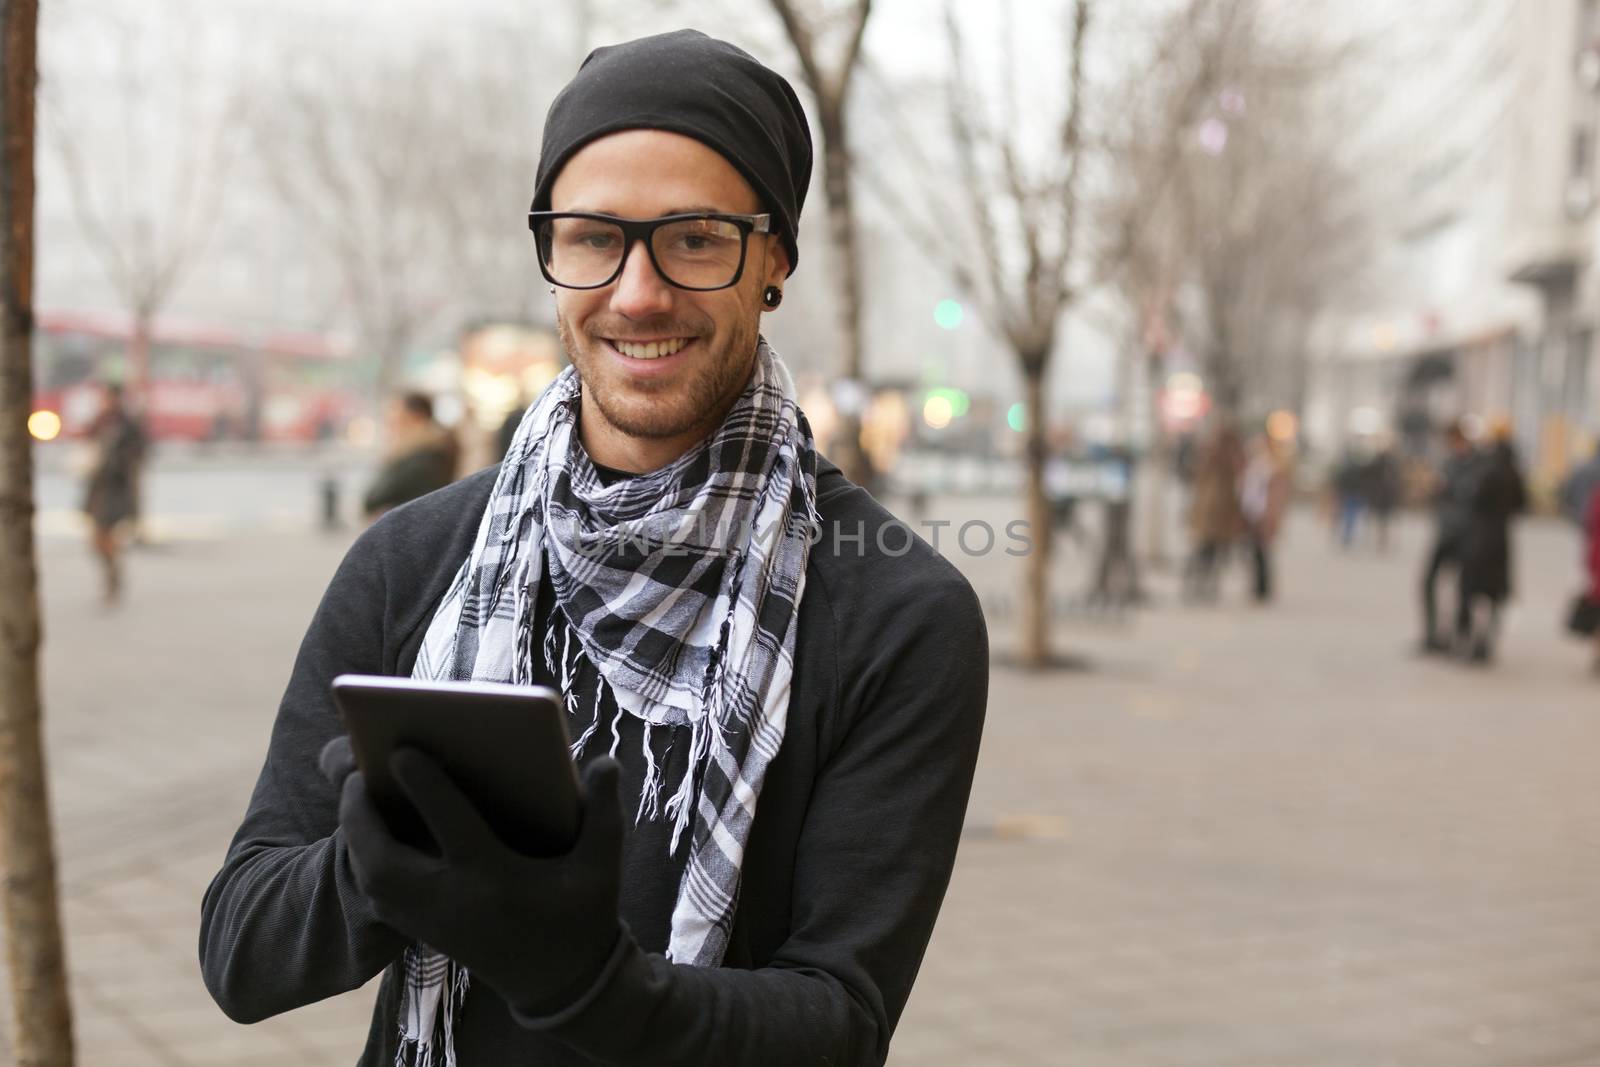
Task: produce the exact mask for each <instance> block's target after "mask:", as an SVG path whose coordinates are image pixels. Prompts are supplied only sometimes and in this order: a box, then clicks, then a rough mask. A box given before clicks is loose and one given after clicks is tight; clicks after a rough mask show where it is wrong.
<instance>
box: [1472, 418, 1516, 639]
mask: <svg viewBox="0 0 1600 1067" xmlns="http://www.w3.org/2000/svg"><path fill="white" fill-rule="evenodd" d="M1471 480H1472V487H1471V493H1470V497H1469V501H1470V504H1469V510H1468V518H1467V528H1466V537H1465V539H1464V541H1463V543H1462V548H1461V598H1462V600H1463V601H1464V602H1465V610H1464V611H1463V612H1462V613H1461V615H1460V617H1458V619H1457V627H1458V632H1457V634H1456V638H1457V641H1456V644H1457V649H1458V650H1459V651H1461V652H1462V653H1463V654H1464V655H1465V656H1466V657H1467V658H1468V659H1469V660H1470V661H1472V662H1474V663H1488V662H1489V661H1490V660H1491V659H1493V658H1494V648H1495V641H1496V639H1497V638H1498V636H1499V629H1500V613H1501V610H1502V608H1503V606H1504V604H1505V602H1506V601H1507V600H1508V599H1510V597H1511V589H1512V581H1511V564H1512V553H1511V520H1512V519H1513V518H1514V517H1516V516H1517V515H1519V514H1521V513H1522V511H1523V509H1524V508H1526V507H1527V504H1528V493H1527V488H1526V486H1525V485H1524V482H1523V478H1522V471H1521V469H1520V466H1519V464H1518V463H1517V453H1516V447H1515V446H1514V445H1513V444H1512V443H1511V431H1510V427H1509V426H1502V427H1500V428H1498V429H1497V430H1495V431H1494V435H1493V442H1492V443H1491V445H1490V446H1489V448H1488V450H1487V452H1486V453H1485V454H1484V456H1483V457H1482V458H1481V459H1480V460H1479V462H1478V464H1477V470H1476V472H1475V474H1474V475H1473V477H1472V479H1471ZM1463 622H1465V624H1466V627H1467V628H1466V630H1465V632H1462V631H1461V630H1460V626H1461V625H1462V623H1463Z"/></svg>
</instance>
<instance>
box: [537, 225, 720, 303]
mask: <svg viewBox="0 0 1600 1067" xmlns="http://www.w3.org/2000/svg"><path fill="white" fill-rule="evenodd" d="M539 229H540V234H539V238H540V240H539V244H540V246H541V248H542V249H543V254H544V257H545V268H546V269H547V270H548V271H549V272H550V275H551V277H552V279H553V280H554V281H555V282H556V284H558V285H568V286H574V287H578V288H582V287H584V286H595V285H603V284H605V283H606V282H608V281H610V279H611V277H612V275H614V274H616V273H617V268H618V266H620V265H621V262H622V254H623V249H624V248H625V247H626V245H627V242H626V240H625V238H624V236H623V233H622V228H621V227H620V226H618V225H616V224H615V223H611V222H606V221H604V220H602V219H579V218H557V219H547V220H546V221H544V222H543V223H541V224H540V226H539ZM743 246H744V233H743V231H742V230H741V229H740V228H739V227H738V226H735V225H734V224H733V223H731V222H725V221H722V220H720V219H686V220H683V221H681V222H669V223H665V224H663V225H661V226H658V227H656V230H655V232H654V233H653V234H652V235H651V238H650V251H651V252H653V253H654V254H655V261H656V267H657V268H658V269H659V270H660V271H661V273H662V274H663V275H664V276H665V277H666V279H667V280H668V281H670V282H672V283H673V284H674V285H680V286H683V287H685V288H689V289H714V288H720V287H722V286H726V285H730V284H732V282H733V279H734V275H736V274H737V273H738V271H739V261H740V258H741V255H742V253H743V250H744V248H743Z"/></svg>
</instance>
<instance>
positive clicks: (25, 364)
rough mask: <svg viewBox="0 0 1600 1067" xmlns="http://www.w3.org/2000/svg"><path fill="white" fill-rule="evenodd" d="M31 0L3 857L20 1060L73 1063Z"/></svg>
mask: <svg viewBox="0 0 1600 1067" xmlns="http://www.w3.org/2000/svg"><path fill="white" fill-rule="evenodd" d="M38 19H39V9H38V4H37V3H36V2H35V0H4V2H3V3H0V120H3V122H4V127H3V129H4V135H3V140H0V302H3V320H0V605H3V607H0V634H3V636H4V640H3V641H0V693H4V694H5V696H4V698H3V699H0V864H3V866H4V873H5V887H4V898H5V929H6V946H7V956H8V963H9V965H10V973H11V994H12V995H11V1007H12V1034H13V1038H14V1041H15V1050H14V1051H15V1056H16V1060H15V1062H16V1063H17V1064H19V1065H20V1067H70V1065H71V1064H72V1062H73V1049H72V1009H71V1003H70V1001H69V999H68V996H67V977H66V954H65V951H64V949H63V946H62V940H61V915H60V908H59V904H58V898H57V889H56V860H55V845H54V843H53V840H52V835H51V820H50V794H49V790H48V787H47V776H46V774H45V761H44V745H43V741H42V738H41V732H42V731H41V718H42V715H43V711H42V701H41V700H40V695H39V582H38V571H37V566H36V563H35V555H34V544H33V510H34V505H33V454H32V447H31V441H30V439H29V436H28V429H27V425H28V413H29V411H30V409H31V408H32V406H33V372H32V358H31V357H32V352H31V345H32V328H33V222H34V85H35V82H36V80H37V47H38Z"/></svg>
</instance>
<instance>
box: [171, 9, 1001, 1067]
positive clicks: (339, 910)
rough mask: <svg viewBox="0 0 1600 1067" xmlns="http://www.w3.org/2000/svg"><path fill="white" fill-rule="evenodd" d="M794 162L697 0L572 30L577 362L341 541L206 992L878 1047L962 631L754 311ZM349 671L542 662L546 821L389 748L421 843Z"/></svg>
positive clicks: (594, 1027)
mask: <svg viewBox="0 0 1600 1067" xmlns="http://www.w3.org/2000/svg"><path fill="white" fill-rule="evenodd" d="M810 167H811V143H810V135H809V132H808V130H807V128H806V125H805V119H804V116H803V113H802V111H801V108H800V104H799V102H798V100H797V99H796V97H795V95H794V92H793V90H792V89H791V88H790V87H789V85H788V84H787V83H786V82H785V81H784V80H783V79H782V78H781V77H779V76H778V75H777V74H775V73H773V72H772V71H770V70H768V69H766V68H765V67H762V66H761V65H760V64H759V63H757V62H756V61H755V60H754V59H752V58H751V57H750V56H748V55H746V54H745V53H744V52H742V51H740V50H738V49H736V48H734V47H732V46H730V45H727V44H724V43H722V42H718V41H714V40H711V39H709V38H707V37H704V36H702V35H700V34H697V33H691V32H679V33H673V34H667V35H663V36H659V37H651V38H645V39H643V40H639V41H634V42H631V43H628V44H624V45H618V46H615V47H611V48H602V49H599V50H597V51H596V52H595V53H593V54H592V55H591V56H590V57H589V58H588V60H587V61H586V62H585V63H584V65H583V67H582V68H581V70H580V71H579V73H578V74H577V76H576V77H575V78H574V80H573V81H572V83H571V84H570V85H568V86H567V88H566V89H565V90H564V91H563V92H562V93H561V94H560V96H558V97H557V99H556V101H555V103H554V104H553V105H552V107H551V110H550V114H549V116H548V119H547V121H546V125H545V131H544V142H543V146H542V153H541V159H540V166H539V172H538V176H537V182H536V191H535V195H534V202H533V207H534V211H533V212H532V214H531V216H530V225H531V226H532V228H533V230H534V235H535V238H536V240H537V241H538V242H539V252H540V262H541V267H542V269H543V270H544V272H545V275H546V277H547V279H548V280H549V281H550V282H551V283H552V284H553V286H554V287H555V292H556V305H557V314H558V323H559V326H560V333H561V337H562V342H563V344H564V346H565V348H566V352H567V355H568V356H569V357H570V359H571V361H572V364H573V366H572V368H569V370H568V371H566V372H564V373H563V375H562V376H561V377H560V378H558V379H557V381H556V382H555V383H554V384H553V385H552V386H551V387H550V388H549V389H548V390H547V391H546V392H545V393H544V394H543V395H542V396H541V397H540V398H539V400H538V401H536V402H535V404H534V405H533V406H532V407H531V408H530V410H529V413H528V415H527V417H526V419H525V421H524V423H523V425H522V428H521V430H520V431H519V433H518V436H517V438H516V440H515V441H513V443H512V447H511V449H510V453H509V454H508V456H507V457H506V459H505V461H504V463H503V464H502V465H501V466H500V467H499V468H498V470H497V471H496V470H495V469H491V470H489V471H485V472H482V473H480V474H477V475H473V476H471V477H469V478H466V479H464V480H463V481H461V482H459V483H457V484H456V485H453V486H451V487H450V488H448V489H445V490H442V491H441V492H438V493H434V494H432V495H430V496H427V497H424V498H422V499H420V500H417V501H414V502H413V503H411V504H408V505H406V506H404V507H401V508H397V509H396V510H395V511H393V512H392V513H390V514H389V515H386V516H385V517H384V518H383V519H382V520H380V521H379V522H378V523H376V524H374V525H373V527H372V528H371V529H369V530H368V531H367V532H366V533H365V534H364V535H363V536H362V538H361V539H360V540H359V541H358V542H357V544H356V545H355V546H354V548H352V550H351V552H350V554H349V556H348V557H347V558H346V560H345V561H344V563H343V565H342V566H341V567H340V569H339V572H338V573H337V574H336V575H335V577H334V579H333V581H332V584H331V585H330V587H329V589H328V591H327V593H326V595H325V596H324V599H323V602H322V605H321V606H320V607H319V609H318V611H317V614H316V616H315V618H314V619H313V621H312V624H311V628H310V631H309V633H308V634H307V636H306V639H305V643H304V645H303V646H302V649H301V652H300V655H299V658H298V660H297V662H296V664H295V669H294V673H293V675H292V677H291V679H290V682H289V686H288V690H287V692H286V693H285V696H284V699H283V703H282V705H281V707H280V709H279V712H278V719H277V723H276V726H275V728H274V731H273V737H272V741H271V745H270V748H269V750H268V753H267V759H266V765H265V767H264V768H263V770H262V773H261V777H260V780H259V782H258V783H257V786H256V791H255V794H254V796H253V797H252V800H251V804H250V809H249V811H248V812H247V813H246V815H245V819H244V824H243V826H242V827H241V828H240V830H239V832H238V834H237V835H236V837H235V839H234V842H233V844H232V846H231V848H230V850H229V853H228V856H227V858H226V860H225V862H224V865H223V868H222V870H221V871H220V872H219V873H218V875H217V877H216V879H215V880H214V881H213V883H212V886H211V888H210V889H209V890H208V892H207V894H206V899H205V904H204V908H203V914H202V924H201V936H200V956H201V963H202V970H203V973H204V976H205V980H206V984H207V987H208V988H209V989H210V990H211V992H212V994H213V996H215V997H216V999H217V1001H218V1002H219V1004H221V1006H222V1007H223V1009H224V1010H225V1011H227V1012H228V1013H229V1014H230V1015H231V1016H232V1017H234V1018H235V1019H238V1020H240V1021H253V1020H256V1019H261V1018H265V1017H266V1016H269V1015H272V1014H275V1013H277V1012H282V1011H286V1010H289V1009H292V1008H295V1007H298V1006H300V1005H302V1004H307V1003H310V1002H311V1001H314V1000H317V999H320V998H322V997H327V996H331V995H333V994H335V993H339V992H342V991H344V990H348V989H354V988H356V987H358V986H360V985H361V984H362V983H364V982H365V981H367V980H368V979H369V978H371V977H372V976H373V975H375V974H377V973H379V972H380V971H381V972H383V975H384V980H383V983H382V987H381V990H380V992H379V994H378V1000H377V1004H376V1006H375V1009H374V1015H373V1023H372V1029H371V1032H370V1035H369V1037H368V1040H367V1045H366V1050H365V1053H364V1055H363V1057H362V1059H361V1061H360V1062H361V1063H362V1064H363V1065H367V1067H377V1065H380V1064H381V1065H385V1067H387V1065H388V1064H391V1063H394V1062H396V1061H397V1059H398V1060H399V1061H400V1062H404V1063H434V1062H450V1063H455V1064H459V1065H460V1067H475V1065H480V1064H485V1065H503V1064H511V1063H530V1064H531V1063H538V1064H541V1065H551V1064H590V1063H607V1064H696V1065H701V1064H718V1065H733V1064H747V1063H748V1064H762V1065H764V1067H773V1065H782V1064H796V1065H798V1064H806V1065H812V1064H819V1063H828V1064H834V1065H845V1064H874V1063H881V1062H883V1060H884V1059H885V1057H886V1056H887V1052H888V1047H889V1040H890V1037H891V1035H892V1033H893V1030H894V1027H895V1024H896V1022H897V1020H898V1018H899V1016H900V1012H901V1010H902V1008H903V1007H904V1005H905V1002H906V998H907V996H908V995H909V993H910V990H911V984H912V981H913V979H914V978H915V976H916V971H917V967H918V964H919V962H920V960H921V957H922V953H923V950H924V948H925V947H926V944H927V941H928V938H929V936H930V934H931V931H932V928H933V923H934V919H935V916H936V914H937V912H938V908H939V904H940V901H941V899H942V896H943V893H944V890H945V887H946V885H947V883H948V879H949V875H950V871H951V867H952V865H953V862H954V858H955V852H956V845H957V842H958V839H959V836H960V831H961V824H962V820H963V817H964V814H965V808H966V803H967V796H968V792H969V789H970V785H971V779H972V774H973V770H974V766H975V763H976V757H977V749H978V741H979V735H980V732H981V727H982V719H983V714H984V704H985V699H986V687H987V676H988V675H987V644H986V636H985V631H984V625H983V620H982V616H981V614H980V612H979V609H978V605H977V600H976V598H975V596H974V595H973V593H972V590H971V588H970V587H969V586H968V585H967V583H966V582H965V580H963V579H962V578H961V576H960V575H959V574H958V573H957V572H956V571H955V569H954V568H953V567H951V566H950V565H949V564H948V563H947V562H945V561H944V560H943V559H942V558H940V557H939V556H938V555H937V554H936V553H935V552H934V551H933V550H932V549H931V548H929V547H928V546H927V545H926V544H924V543H923V542H921V541H918V540H916V539H914V538H911V537H910V536H909V535H908V532H907V531H906V530H905V529H904V527H900V528H899V529H897V530H891V529H890V527H892V526H894V525H895V523H894V520H893V519H892V518H891V517H890V516H889V515H888V514H887V513H886V512H885V511H884V510H883V509H882V508H881V507H879V505H878V504H877V503H876V502H875V501H873V500H872V499H871V498H870V497H869V496H867V495H866V494H865V493H864V492H862V491H861V490H860V489H858V488H857V487H855V486H853V485H851V484H850V483H849V482H847V481H846V480H845V479H844V478H843V476H842V475H840V473H839V472H838V470H837V469H835V468H834V467H833V466H832V465H830V464H828V463H826V462H825V461H823V460H821V459H820V458H819V457H818V456H817V455H816V453H815V451H814V448H813V447H812V443H811V436H810V431H809V428H808V427H807V424H806V422H805V419H804V416H803V415H801V414H800V412H799V410H798V408H797V407H796V406H795V402H794V387H793V384H792V382H791V381H790V379H789V377H788V374H787V373H786V371H785V370H784V368H783V365H782V363H781V362H780V361H779V360H778V358H777V356H776V355H775V354H774V353H773V352H772V350H771V349H770V348H769V347H768V346H767V345H766V343H765V342H764V341H763V340H762V339H761V336H760V332H759V328H760V316H761V314H762V313H763V311H770V310H771V309H773V308H776V307H777V306H778V304H779V303H780V302H781V299H782V285H783V283H784V281H785V279H786V278H787V277H788V275H789V273H790V272H791V270H792V269H793V267H794V265H795V263H796V262H797V257H798V247H797V245H796V241H795V234H796V224H797V222H798V220H799V214H800V208H801V204H802V201H803V198H804V195H805V190H806V185H807V181H808V179H809V176H810ZM684 216H687V217H684ZM686 530H687V531H689V532H688V533H687V534H686V533H685V531H686ZM886 531H887V532H886ZM818 534H820V537H819V536H817V535H818ZM813 541H815V543H814V544H813ZM344 671H361V672H369V673H388V674H407V673H411V674H415V675H419V676H424V677H432V678H461V677H472V678H479V679H495V680H501V681H513V682H527V683H535V684H549V685H553V686H555V687H558V688H559V689H561V690H562V691H563V693H564V694H565V696H566V700H567V708H568V713H569V727H570V731H571V733H572V735H573V736H574V737H575V738H576V739H577V740H576V742H575V745H574V749H575V756H576V757H577V758H578V760H579V763H580V769H581V778H582V783H583V790H584V798H585V814H584V819H583V827H582V830H581V831H580V836H579V839H578V842H577V844H576V845H575V847H574V848H573V850H572V851H571V852H570V853H569V854H567V855H565V856H554V857H529V856H524V855H519V854H517V853H514V852H512V851H511V850H509V849H508V848H506V847H505V846H503V845H501V844H500V843H499V841H498V840H497V839H495V838H494V837H493V835H492V834H490V833H488V832H487V831H486V830H485V828H484V822H483V818H482V814H481V813H479V812H476V811H474V810H473V809H472V806H471V804H470V802H468V801H466V800H465V798H464V796H463V795H462V793H461V791H460V790H459V788H457V785H456V783H454V782H451V781H450V780H449V779H448V777H446V776H445V775H444V773H443V772H442V771H441V770H440V769H439V768H438V766H437V765H436V764H435V763H434V762H433V761H432V760H430V759H429V758H428V757H427V756H426V755H425V754H423V753H418V752H415V751H409V752H403V753H402V754H400V755H399V756H397V757H396V759H395V761H394V765H393V768H392V769H393V770H394V772H395V775H396V777H397V778H398V780H399V781H400V782H401V783H402V785H403V787H404V788H405V789H406V790H407V792H408V793H409V794H410V795H411V798H412V800H413V801H414V803H415V804H416V806H417V807H418V808H419V809H420V811H421V813H422V814H423V816H424V817H425V818H426V819H427V820H428V821H429V823H430V825H431V826H432V828H433V829H434V831H435V833H434V836H435V837H436V838H437V839H438V841H439V846H440V852H441V853H442V855H431V854H424V853H419V852H415V851H414V850H411V849H409V848H407V847H406V846H404V845H402V844H400V843H399V842H397V841H396V840H394V838H393V837H392V835H390V834H389V832H388V828H387V827H386V826H385V825H384V824H383V822H382V820H381V818H380V817H379V816H378V815H377V814H376V812H375V811H374V810H373V807H372V803H371V799H370V797H369V796H368V795H367V792H366V787H365V783H364V779H363V776H362V775H361V774H360V773H359V772H356V771H354V770H353V767H352V764H351V760H350V755H349V746H348V742H347V741H346V740H345V739H343V738H340V737H339V736H338V735H339V734H340V733H341V729H340V726H339V723H338V720H337V718H336V715H335V713H334V711H333V709H332V708H331V707H330V704H329V698H328V692H327V687H328V682H329V680H330V679H331V678H332V677H333V676H334V675H336V674H338V673H340V672H344ZM602 752H609V753H610V755H611V756H614V757H615V759H612V758H609V757H608V756H605V755H599V753H602ZM319 753H320V764H321V773H319V770H318V765H319ZM619 779H620V784H621V794H622V797H623V798H625V799H626V803H627V806H628V808H629V809H630V811H631V814H630V815H629V816H628V817H626V818H624V816H623V814H622V812H621V810H620V803H621V800H620V799H619V790H618V785H619ZM752 813H753V815H752Z"/></svg>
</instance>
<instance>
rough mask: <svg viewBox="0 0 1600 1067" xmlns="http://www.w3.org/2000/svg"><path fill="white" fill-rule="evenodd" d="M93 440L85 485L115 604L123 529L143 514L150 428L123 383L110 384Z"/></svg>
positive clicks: (107, 591)
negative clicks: (139, 417)
mask: <svg viewBox="0 0 1600 1067" xmlns="http://www.w3.org/2000/svg"><path fill="white" fill-rule="evenodd" d="M88 439H89V440H90V441H91V442H93V444H94V460H93V462H92V463H91V465H90V467H89V475H88V478H87V479H86V481H85V484H84V493H83V511H84V514H85V515H87V516H88V517H89V525H90V529H91V535H92V542H93V545H94V554H95V556H96V557H98V558H99V560H100V567H101V571H102V575H103V584H102V594H103V596H104V599H105V602H106V603H107V604H112V603H115V602H116V601H117V599H118V598H120V597H121V595H122V560H121V556H122V541H121V530H122V527H124V526H125V525H128V524H130V523H133V522H136V521H137V520H138V517H139V515H138V513H139V473H140V472H139V467H140V464H141V463H142V462H143V461H144V450H145V441H144V432H143V430H141V429H140V427H139V421H138V420H137V419H136V418H134V416H133V415H132V414H131V413H130V412H129V411H128V408H127V405H126V403H125V402H124V400H123V396H122V386H120V385H108V386H106V390H105V394H104V396H103V397H102V398H101V404H100V411H99V413H98V414H96V415H95V418H94V421H93V422H92V423H90V425H89V432H88Z"/></svg>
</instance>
